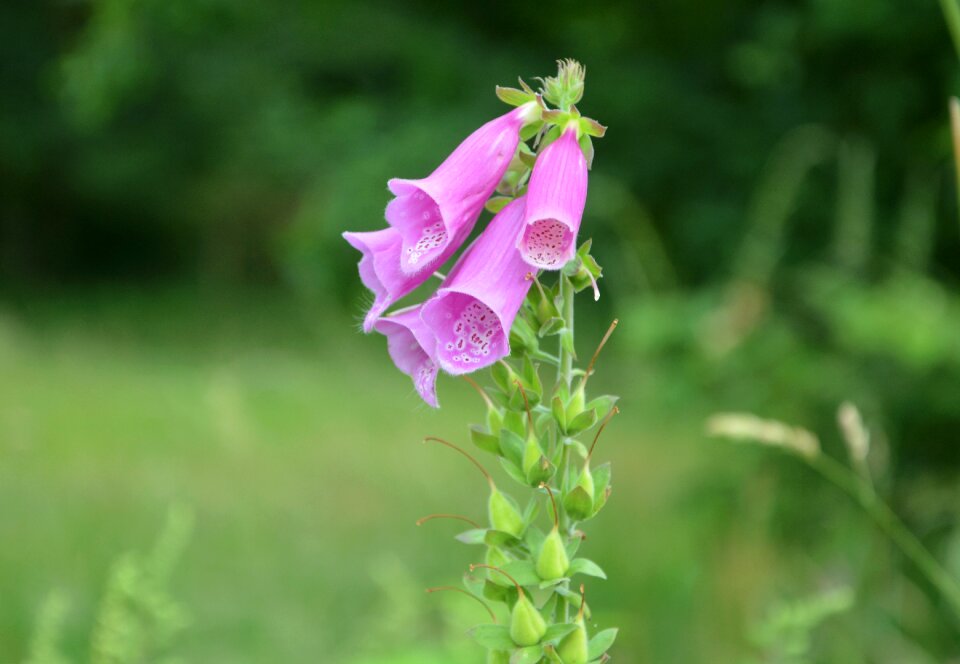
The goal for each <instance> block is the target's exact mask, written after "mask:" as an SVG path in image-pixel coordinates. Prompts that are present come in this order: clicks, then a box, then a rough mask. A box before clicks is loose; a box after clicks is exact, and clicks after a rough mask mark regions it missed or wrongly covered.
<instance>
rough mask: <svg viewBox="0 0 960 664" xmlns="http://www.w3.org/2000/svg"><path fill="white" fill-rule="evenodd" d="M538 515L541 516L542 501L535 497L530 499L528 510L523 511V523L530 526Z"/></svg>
mask: <svg viewBox="0 0 960 664" xmlns="http://www.w3.org/2000/svg"><path fill="white" fill-rule="evenodd" d="M538 514H540V501H538V500H537V499H536V497H534V498H531V499H530V502H529V503H527V508H526V509H525V510H524V511H523V522H524V523H525V524H527V525H528V526H529V525H530V524H531V523H533V521H534V519H536V518H537V515H538Z"/></svg>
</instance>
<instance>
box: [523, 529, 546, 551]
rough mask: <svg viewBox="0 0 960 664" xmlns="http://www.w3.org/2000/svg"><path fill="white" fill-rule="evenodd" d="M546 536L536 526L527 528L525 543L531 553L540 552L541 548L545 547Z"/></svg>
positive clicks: (524, 537)
mask: <svg viewBox="0 0 960 664" xmlns="http://www.w3.org/2000/svg"><path fill="white" fill-rule="evenodd" d="M546 537H547V536H546V535H545V534H544V532H543V531H542V530H540V529H539V528H537V527H536V526H530V527H529V528H527V532H526V533H524V535H523V541H524V542H526V543H527V547H528V548H529V549H530V550H531V551H539V550H540V547H541V546H543V540H545V539H546Z"/></svg>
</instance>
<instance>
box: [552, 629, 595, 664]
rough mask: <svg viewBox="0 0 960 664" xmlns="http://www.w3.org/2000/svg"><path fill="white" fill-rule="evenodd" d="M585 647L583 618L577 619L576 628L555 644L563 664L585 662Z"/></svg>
mask: <svg viewBox="0 0 960 664" xmlns="http://www.w3.org/2000/svg"><path fill="white" fill-rule="evenodd" d="M587 648H588V641H587V628H586V627H585V626H584V624H583V620H578V621H577V626H576V628H574V630H573V631H572V632H570V633H569V634H567V635H566V636H565V637H563V639H561V641H560V644H559V645H558V646H557V654H558V655H560V659H562V660H563V664H587V660H588V655H587Z"/></svg>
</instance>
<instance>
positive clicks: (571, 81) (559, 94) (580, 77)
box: [539, 58, 587, 111]
mask: <svg viewBox="0 0 960 664" xmlns="http://www.w3.org/2000/svg"><path fill="white" fill-rule="evenodd" d="M586 79H587V68H586V67H584V66H583V65H582V64H580V63H579V62H577V61H576V60H574V59H573V58H565V59H563V60H557V75H556V76H548V77H546V78H541V79H539V80H540V83H541V87H540V92H541V94H543V98H544V99H546V100H547V101H549V102H550V103H551V104H553V105H554V106H557V107H558V108H560V109H561V110H564V111H567V110H569V109H570V107H571V106H573V105H574V104H576V103H577V102H579V101H580V100H581V99H583V89H584V85H585V83H586Z"/></svg>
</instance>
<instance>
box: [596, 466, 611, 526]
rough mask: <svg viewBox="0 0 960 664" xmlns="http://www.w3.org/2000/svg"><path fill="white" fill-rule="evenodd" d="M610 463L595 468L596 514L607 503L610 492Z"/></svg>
mask: <svg viewBox="0 0 960 664" xmlns="http://www.w3.org/2000/svg"><path fill="white" fill-rule="evenodd" d="M610 479H611V476H610V464H609V463H604V464H601V465H599V466H597V467H596V468H594V469H593V513H594V514H596V513H597V512H599V511H600V510H601V509H603V506H604V505H606V504H607V496H608V495H609V493H610Z"/></svg>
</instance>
